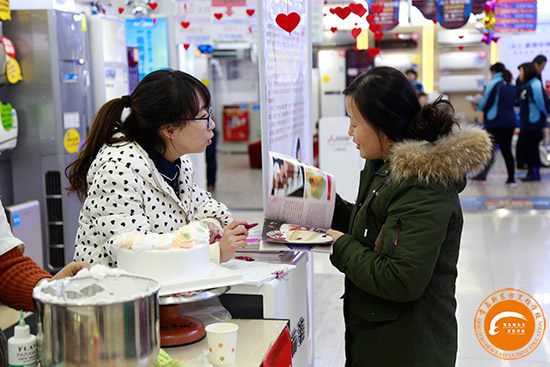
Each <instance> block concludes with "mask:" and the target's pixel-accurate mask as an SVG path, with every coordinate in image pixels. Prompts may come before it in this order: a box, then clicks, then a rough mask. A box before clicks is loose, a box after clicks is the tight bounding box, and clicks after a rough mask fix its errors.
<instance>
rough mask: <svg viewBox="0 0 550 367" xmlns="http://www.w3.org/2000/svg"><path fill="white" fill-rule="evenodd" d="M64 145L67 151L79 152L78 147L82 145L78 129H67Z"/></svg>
mask: <svg viewBox="0 0 550 367" xmlns="http://www.w3.org/2000/svg"><path fill="white" fill-rule="evenodd" d="M63 145H64V146H65V150H66V151H67V153H71V154H72V153H78V148H79V147H80V134H79V133H78V130H75V129H67V131H65V136H63Z"/></svg>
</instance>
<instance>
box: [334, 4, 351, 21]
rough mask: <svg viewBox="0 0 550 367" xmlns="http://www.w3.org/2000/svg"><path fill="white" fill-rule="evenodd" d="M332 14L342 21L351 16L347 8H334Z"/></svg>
mask: <svg viewBox="0 0 550 367" xmlns="http://www.w3.org/2000/svg"><path fill="white" fill-rule="evenodd" d="M334 12H335V13H336V15H338V16H339V17H340V18H341V19H342V20H344V19H346V18H347V17H348V16H349V15H350V14H351V9H350V8H349V7H348V6H345V7H343V8H341V7H339V6H338V7H336V8H334Z"/></svg>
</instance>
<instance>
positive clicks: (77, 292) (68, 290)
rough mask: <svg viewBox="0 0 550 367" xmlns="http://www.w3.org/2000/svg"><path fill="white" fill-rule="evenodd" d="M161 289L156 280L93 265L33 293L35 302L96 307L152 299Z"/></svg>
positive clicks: (42, 286) (45, 284) (37, 288)
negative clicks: (144, 298)
mask: <svg viewBox="0 0 550 367" xmlns="http://www.w3.org/2000/svg"><path fill="white" fill-rule="evenodd" d="M159 288H160V286H159V284H158V282H156V281H155V280H153V279H148V278H144V277H138V276H135V275H132V274H129V273H127V272H126V271H124V270H122V269H111V268H108V267H106V266H104V265H94V266H93V267H92V268H91V270H88V269H82V270H81V271H79V272H78V274H76V275H75V276H74V277H73V278H65V279H60V280H54V281H51V282H42V283H40V284H39V285H38V286H37V287H35V288H34V290H33V298H35V299H37V300H39V301H41V302H43V303H47V304H61V305H74V306H95V305H105V304H114V303H124V302H129V301H133V300H136V299H140V298H143V297H147V296H150V295H152V294H153V293H155V292H157V291H158V290H159Z"/></svg>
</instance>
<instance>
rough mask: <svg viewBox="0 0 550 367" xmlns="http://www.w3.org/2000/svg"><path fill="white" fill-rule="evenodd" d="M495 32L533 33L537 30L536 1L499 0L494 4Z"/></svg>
mask: <svg viewBox="0 0 550 367" xmlns="http://www.w3.org/2000/svg"><path fill="white" fill-rule="evenodd" d="M495 18H496V21H495V32H497V33H518V32H534V31H536V29H537V0H499V1H497V2H496V3H495Z"/></svg>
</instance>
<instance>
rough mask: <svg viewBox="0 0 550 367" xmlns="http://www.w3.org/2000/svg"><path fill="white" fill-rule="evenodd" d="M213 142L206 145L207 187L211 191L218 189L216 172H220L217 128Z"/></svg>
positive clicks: (213, 131) (214, 131)
mask: <svg viewBox="0 0 550 367" xmlns="http://www.w3.org/2000/svg"><path fill="white" fill-rule="evenodd" d="M212 134H214V135H213V136H212V144H209V145H208V146H207V147H206V150H205V153H206V188H207V189H208V191H210V192H214V191H216V174H217V172H218V158H217V149H218V147H217V145H218V132H217V131H216V129H214V130H212Z"/></svg>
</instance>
